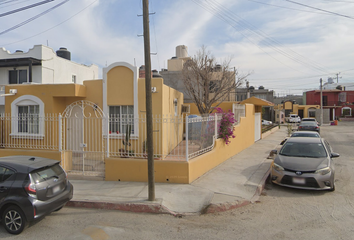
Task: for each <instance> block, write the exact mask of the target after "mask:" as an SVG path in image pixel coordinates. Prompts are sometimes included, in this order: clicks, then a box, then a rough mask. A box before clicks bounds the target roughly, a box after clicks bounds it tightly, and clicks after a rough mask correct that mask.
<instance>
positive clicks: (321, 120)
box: [320, 78, 323, 126]
mask: <svg viewBox="0 0 354 240" xmlns="http://www.w3.org/2000/svg"><path fill="white" fill-rule="evenodd" d="M320 98H321V101H320V103H321V116H320V117H321V119H320V124H321V126H322V124H323V99H322V78H320Z"/></svg>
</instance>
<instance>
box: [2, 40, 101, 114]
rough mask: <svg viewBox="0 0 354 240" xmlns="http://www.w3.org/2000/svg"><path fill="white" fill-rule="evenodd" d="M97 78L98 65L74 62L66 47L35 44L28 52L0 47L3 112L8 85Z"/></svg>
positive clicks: (81, 81)
mask: <svg viewBox="0 0 354 240" xmlns="http://www.w3.org/2000/svg"><path fill="white" fill-rule="evenodd" d="M93 79H98V66H97V65H93V64H92V65H90V66H86V65H83V64H79V63H75V62H73V61H71V53H70V52H69V51H68V50H67V49H66V48H60V49H59V50H58V51H56V52H54V50H53V49H51V48H50V47H47V46H44V45H35V46H34V47H33V48H32V49H29V50H28V52H23V51H20V50H17V51H16V52H14V53H11V52H10V51H8V50H6V49H5V48H0V113H3V112H4V105H5V96H4V94H11V93H5V87H4V86H5V85H9V84H33V83H43V84H51V83H56V84H57V83H78V84H82V83H83V81H84V80H93Z"/></svg>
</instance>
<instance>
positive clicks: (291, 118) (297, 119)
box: [288, 114, 301, 123]
mask: <svg viewBox="0 0 354 240" xmlns="http://www.w3.org/2000/svg"><path fill="white" fill-rule="evenodd" d="M288 122H289V123H299V122H301V118H300V117H299V116H298V115H297V114H290V115H289V118H288Z"/></svg>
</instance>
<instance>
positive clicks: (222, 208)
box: [202, 168, 270, 214]
mask: <svg viewBox="0 0 354 240" xmlns="http://www.w3.org/2000/svg"><path fill="white" fill-rule="evenodd" d="M269 174H270V168H269V169H268V171H267V172H266V173H265V174H264V176H263V178H262V179H261V181H260V183H259V184H258V186H257V188H256V192H255V193H254V195H253V197H252V198H251V200H243V201H237V202H233V203H222V204H210V205H209V206H207V207H206V208H205V209H204V210H203V211H202V214H208V213H216V212H226V211H229V210H233V209H236V208H239V207H243V206H246V205H248V204H251V203H255V202H257V201H258V199H259V196H260V195H261V193H262V191H263V190H264V188H265V184H266V181H267V179H268V177H269Z"/></svg>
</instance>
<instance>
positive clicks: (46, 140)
mask: <svg viewBox="0 0 354 240" xmlns="http://www.w3.org/2000/svg"><path fill="white" fill-rule="evenodd" d="M0 131H1V134H0V147H2V148H23V149H43V150H59V149H60V145H61V142H60V136H61V124H60V116H59V115H56V114H48V115H46V116H45V117H40V116H38V115H36V114H21V115H19V116H11V115H9V114H0Z"/></svg>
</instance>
